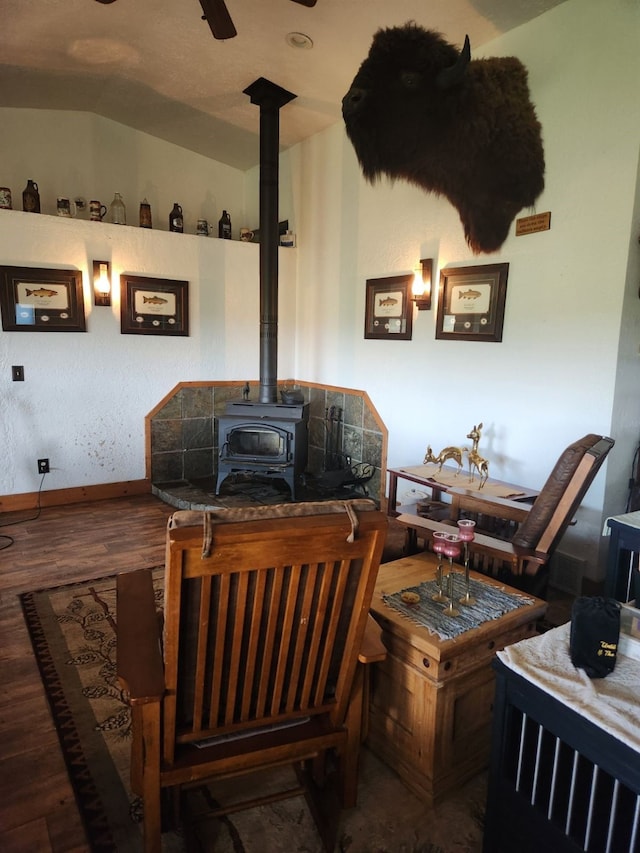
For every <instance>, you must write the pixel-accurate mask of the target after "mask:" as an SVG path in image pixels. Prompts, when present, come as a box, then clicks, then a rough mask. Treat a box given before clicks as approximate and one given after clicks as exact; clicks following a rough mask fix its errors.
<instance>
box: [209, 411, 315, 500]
mask: <svg viewBox="0 0 640 853" xmlns="http://www.w3.org/2000/svg"><path fill="white" fill-rule="evenodd" d="M308 428H309V404H308V403H295V404H285V403H254V402H251V401H250V400H233V401H231V402H228V403H227V405H226V408H225V413H224V414H223V415H221V416H220V417H219V418H218V446H219V448H220V451H219V455H218V478H217V482H216V494H219V493H220V485H221V484H222V481H223V480H224V479H225V478H226V477H228V475H229V474H233V473H239V472H250V473H253V474H259V475H261V476H263V477H270V478H277V479H282V480H285V482H286V483H287V485H288V486H289V488H290V490H291V500H295V499H296V496H295V481H296V478H297V477H299V476H300V475H302V474H303V473H304V470H305V468H306V466H307V448H308V444H309V441H308Z"/></svg>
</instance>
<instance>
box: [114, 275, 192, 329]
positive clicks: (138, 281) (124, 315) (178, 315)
mask: <svg viewBox="0 0 640 853" xmlns="http://www.w3.org/2000/svg"><path fill="white" fill-rule="evenodd" d="M120 331H121V333H122V334H123V335H171V336H183V337H188V335H189V282H188V281H177V280H174V279H168V278H150V277H147V276H141V275H127V274H124V273H123V274H122V275H121V276H120Z"/></svg>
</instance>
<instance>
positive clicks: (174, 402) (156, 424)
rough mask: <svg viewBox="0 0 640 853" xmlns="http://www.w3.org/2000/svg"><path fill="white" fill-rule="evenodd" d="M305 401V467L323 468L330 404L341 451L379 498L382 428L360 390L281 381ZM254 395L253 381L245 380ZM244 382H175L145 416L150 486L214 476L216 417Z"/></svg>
mask: <svg viewBox="0 0 640 853" xmlns="http://www.w3.org/2000/svg"><path fill="white" fill-rule="evenodd" d="M294 384H295V385H296V386H298V387H299V388H300V389H301V390H302V392H303V393H304V398H305V402H308V403H309V461H308V466H307V468H308V471H309V472H310V473H311V474H314V475H318V474H320V473H322V472H323V471H324V470H325V416H326V412H327V410H328V409H329V408H330V407H331V406H336V407H339V408H341V409H342V412H343V452H344V453H345V454H347V455H348V456H349V457H350V458H351V462H352V464H355V463H358V462H366V463H369V464H370V465H373V466H374V468H375V473H374V476H373V478H372V479H371V480H370V481H369V483H367V488H368V490H369V494H370V496H371V497H372V498H374V499H375V500H378V501H381V500H382V499H383V497H384V491H385V480H386V455H387V430H386V427H385V426H384V424H383V423H382V421H381V419H380V417H379V415H378V413H377V412H376V410H375V409H374V407H373V405H372V404H371V401H370V400H369V398H368V396H367V394H366V393H365V392H364V391H358V390H354V389H349V388H336V387H333V386H321V385H315V384H312V383H305V382H300V381H297V380H287V381H284V382H280V383H279V385H278V387H279V388H283V387H285V386H286V387H291V386H292V385H294ZM249 386H250V398H251V399H257V397H258V383H257V382H254V383H249ZM243 387H244V382H241V383H239V382H181V383H179V384H178V385H176V387H175V388H173V390H172V391H170V392H169V393H168V394H167V396H166V397H165V398H164V399H163V400H161V401H160V403H158V405H157V406H156V407H155V409H153V411H151V412H150V413H149V415H147V417H146V419H145V420H146V466H147V477H149V478H150V479H151V482H152V484H153V485H154V486H157V485H161V484H167V483H182V482H187V483H188V482H193V481H197V480H203V479H207V478H211V477H212V478H214V479H215V477H216V475H217V461H218V430H217V416H218V415H220V414H222V413H223V412H224V408H225V405H226V403H227V401H229V400H240V399H242V389H243Z"/></svg>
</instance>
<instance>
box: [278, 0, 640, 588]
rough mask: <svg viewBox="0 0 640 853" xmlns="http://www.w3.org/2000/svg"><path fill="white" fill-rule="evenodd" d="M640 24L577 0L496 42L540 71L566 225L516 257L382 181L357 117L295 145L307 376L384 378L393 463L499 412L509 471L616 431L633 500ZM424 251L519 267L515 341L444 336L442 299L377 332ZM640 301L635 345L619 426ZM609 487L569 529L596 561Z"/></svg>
mask: <svg viewBox="0 0 640 853" xmlns="http://www.w3.org/2000/svg"><path fill="white" fill-rule="evenodd" d="M639 24H640V20H639V13H638V6H637V5H636V4H635V3H632V2H629V0H613V1H612V2H610V3H607V4H602V3H601V2H599V0H574V2H568V3H565V4H563V5H561V6H560V7H558V8H557V9H555V10H553V11H552V12H550V13H548V14H546V15H544V16H542V17H539V18H537V19H535V20H534V21H533V22H532V23H531V24H529V25H528V26H526V27H523V28H520V29H518V30H515V31H513V32H512V33H510V34H508V35H507V36H504V37H502V38H500V39H497V40H496V41H495V42H493V43H491V44H490V45H488V46H486V49H485V51H484V55H487V56H489V55H509V54H515V55H517V56H519V57H520V58H521V59H522V60H523V62H524V63H525V64H526V65H527V67H528V68H529V75H530V86H531V91H532V98H533V101H534V103H535V104H536V107H537V112H538V116H539V118H540V121H541V123H542V126H543V132H544V142H545V150H546V163H547V168H546V189H545V191H544V193H543V195H542V196H541V197H540V199H539V200H538V203H537V206H536V209H537V211H539V212H542V211H545V210H550V211H551V212H552V218H551V230H550V231H548V232H542V233H539V234H533V235H530V236H526V237H518V238H516V237H515V236H510V237H509V238H508V240H507V241H506V243H505V244H504V246H503V247H502V249H501V251H500V252H499V253H495V254H492V255H482V256H477V257H474V256H473V255H472V254H471V253H470V251H469V249H468V248H467V246H466V244H465V242H464V237H463V233H462V227H461V225H460V222H459V219H458V216H457V213H456V211H455V210H454V209H453V208H452V207H451V206H450V205H449V204H448V203H447V202H446V201H444V200H442V199H436V198H434V197H432V196H429V195H426V194H425V193H423V192H422V191H421V190H418V189H417V188H414V187H411V186H409V185H407V184H404V183H397V184H395V185H390V184H388V183H386V184H385V183H382V184H378V185H376V186H373V187H372V186H370V185H369V184H367V183H365V182H364V180H363V179H362V177H361V176H360V173H359V167H358V164H357V161H356V158H355V154H354V152H353V150H352V147H351V145H350V143H349V142H348V140H347V138H346V134H345V132H344V129H343V127H342V126H341V125H336V126H334V127H332V128H330V129H329V130H328V131H326V132H325V133H324V134H321V135H318V136H316V137H314V138H313V139H311V140H309V141H308V142H306V143H303V144H302V145H301V146H298V147H297V148H296V149H294V150H293V151H291V152H290V153H289V155H288V156H289V159H290V169H291V171H292V173H293V175H294V176H295V181H296V182H297V183H298V184H299V185H301V186H303V190H302V192H301V193H300V204H301V210H300V216H299V217H298V218H299V220H300V222H301V223H302V225H301V226H300V227H299V228H298V232H299V233H298V246H299V250H298V251H299V265H300V270H301V271H302V270H303V271H304V272H301V274H300V276H299V284H298V300H299V301H298V309H299V316H298V369H297V375H299V376H304V377H305V378H306V379H309V380H313V381H320V382H327V383H332V384H337V385H346V386H352V387H359V388H366V389H367V391H368V392H369V394H370V396H371V398H372V400H373V402H374V404H375V405H376V407H377V408H378V411H379V412H380V414H381V416H382V418H383V420H384V421H385V423H386V425H387V427H388V429H389V458H388V462H389V465H390V466H391V467H393V466H399V465H407V464H417V463H419V462H420V461H421V460H422V457H423V454H424V450H425V447H426V445H427V444H431V445H432V446H433V447H434V448H435V449H438V448H440V447H442V446H445V445H448V444H459V443H464V441H465V436H466V434H467V432H468V431H469V429H470V427H471V426H472V425H473V424H475V423H477V422H478V421H483V422H484V430H483V438H482V441H481V445H480V449H481V451H482V452H483V455H485V456H487V457H488V458H489V459H490V462H491V466H490V471H491V474H492V475H493V476H496V477H499V478H502V479H505V480H508V481H511V482H515V483H524V484H527V485H529V486H532V487H539V486H541V485H542V484H543V482H544V480H545V479H546V476H547V475H548V473H549V471H550V470H551V467H552V466H553V463H554V462H555V460H556V458H557V456H558V455H559V453H560V452H561V451H562V449H563V448H564V447H565V446H566V445H567V444H568V443H569V442H571V441H572V440H574V439H576V438H578V437H580V436H582V435H584V434H585V433H587V432H596V433H602V434H613V435H614V437H616V438H619V440H618V444H617V446H616V448H615V450H614V453H615V454H617V458H618V460H623V463H624V464H621V465H620V467H618V468H617V472H618V476H617V481H616V482H612V483H611V484H610V486H611V493H612V494H611V499H610V500H609V501H608V508H609V511H611V512H622V511H623V510H624V506H625V500H626V487H627V477H628V471H627V467H626V466H627V462H629V463H630V460H631V457H632V456H633V450H634V448H635V443H637V439H638V433H639V431H640V398H639V395H638V393H637V388H638V383H639V379H640V358H638V357H637V349H638V344H640V339H639V336H638V322H639V320H640V302H639V300H638V299H637V292H636V294H635V296H634V298H630V293H631V290H633V287H632V276H631V275H630V273H629V271H628V268H627V267H628V261H629V258H630V257H631V255H630V251H632V252H633V251H635V252H636V255H637V246H636V247H633V246H632V245H631V244H632V240H631V235H632V234H633V235H635V236H636V237H637V234H638V233H639V231H640V224H639V222H638V215H637V211H636V213H635V214H634V213H633V207H634V198H635V196H636V191H637V190H636V188H637V174H636V173H637V164H638V139H639V138H640V113H639V112H638V110H637V81H638V79H639V78H640V55H639V53H638V50H637V45H638V35H639V33H640V30H639ZM614 46H615V47H614ZM526 213H527V211H523V215H524V214H526ZM634 216H635V219H634V220H633V221H632V219H633V217H634ZM421 257H433V258H434V259H435V260H436V270H437V271H436V280H437V277H438V273H439V270H440V269H442V268H443V267H446V266H450V265H467V264H482V263H492V262H508V263H509V265H510V268H509V282H508V289H507V303H506V314H505V323H504V337H503V341H502V343H475V342H459V341H437V340H435V338H434V335H435V328H434V325H435V311H432V312H431V313H425V312H421V313H418V312H417V310H416V311H415V314H414V329H413V339H412V340H411V341H388V342H387V341H372V340H364V338H363V325H364V297H365V282H366V280H367V279H368V278H375V277H379V276H385V275H392V274H397V273H404V272H410V271H411V269H412V268H413V267H414V266H415V265H416V264H417V261H418V259H419V258H421ZM634 257H635V255H634ZM636 271H637V262H636ZM635 289H636V291H637V276H636V280H635ZM625 294H627V296H626V297H625ZM623 311H624V326H623V331H624V334H625V336H626V337H629V338H631V339H632V341H631V343H627V342H625V344H624V347H623V352H624V381H623V383H622V382H621V385H620V395H621V396H624V398H625V399H624V402H622V400H621V401H620V402H619V404H618V405H617V406H616V422H615V423H614V422H613V412H614V395H615V389H616V382H617V379H618V370H619V365H618V358H619V336H620V331H621V319H622V317H623ZM631 351H633V354H634V355H633V357H632V356H631V355H630V352H631ZM622 468H624V469H625V471H624V475H623V473H622ZM604 489H605V475H604V474H603V473H602V474H600V475H599V477H598V478H597V480H596V482H595V483H594V485H593V486H592V488H591V490H590V492H589V494H588V496H587V499H586V501H585V503H584V505H583V508H582V510H581V511H580V518H579V521H580V523H579V524H578V526H577V527H576V528H575V530H574V531H572V532H571V533H570V534H569V536H568V537H567V539H568V540H570V541H571V543H572V544H571V546H570V549H569V550H571V551H573V552H574V553H575V554H576V556H581V557H584V558H586V559H590V562H591V564H592V566H591V567H590V571H595V569H594V567H593V563H594V560H593V550H594V545H596V546H597V545H598V543H599V541H600V530H601V527H602V520H603V519H602V516H603V503H604Z"/></svg>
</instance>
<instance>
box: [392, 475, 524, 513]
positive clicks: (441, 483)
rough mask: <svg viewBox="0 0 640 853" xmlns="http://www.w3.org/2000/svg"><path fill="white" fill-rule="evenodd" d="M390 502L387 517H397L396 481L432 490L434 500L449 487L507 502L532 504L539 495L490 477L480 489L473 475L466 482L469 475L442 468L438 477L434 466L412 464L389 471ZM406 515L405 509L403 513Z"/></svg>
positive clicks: (522, 487)
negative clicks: (488, 494)
mask: <svg viewBox="0 0 640 853" xmlns="http://www.w3.org/2000/svg"><path fill="white" fill-rule="evenodd" d="M387 473H388V474H389V501H388V506H387V515H390V516H396V515H399V514H400V513H399V512H398V510H397V505H398V480H408V481H409V482H410V483H416V485H419V486H422V487H423V488H427V489H430V490H431V497H432V498H433V500H434V501H439V500H440V498H441V497H442V494H443V493H445V494H446V493H447V492H448V491H449V489H450V488H455V489H457V490H459V489H464V490H466V491H467V492H468V493H469V494H479V495H480V496H482V493H483V490H484V492H485V493H487V492H489V491H491V492H492V494H494V496H495V497H503V498H509V499H510V500H515V501H522V502H525V503H526V502H531V501H532V500H534V499H535V498H536V497H537V496H538V495H539V492H538V491H536V490H535V489H529V488H527V487H526V486H518V485H516V484H515V483H507V482H505V481H503V480H496V479H494V478H492V477H489V479H488V480H487V482H486V483H485V484H484V486H483V487H482V489H480V480H479V478H478V476H477V475H476V477H475V481H474V482H473V483H471V482H469V476H468V474H467V473H465V472H464V471H462V472H461V473H460V474H458V476H456V469H455V468H451V467H449V466H447V465H445V466H444V467H443V468H442V474H443V475H444V476H443V477H440V478H439V479H434V477H438V466H437V465H433V464H431V465H415V466H409V467H406V468H389V469H388V470H387ZM402 511H403V512H405V511H406V510H404V509H403V510H402Z"/></svg>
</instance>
